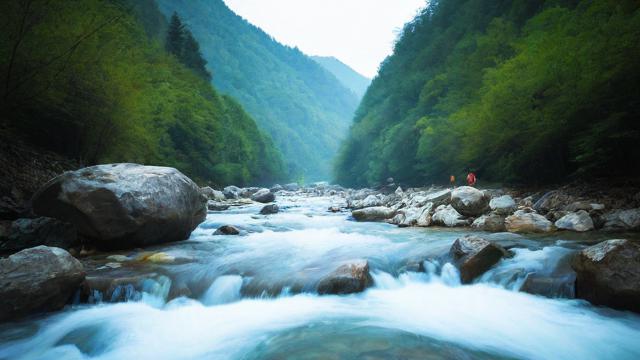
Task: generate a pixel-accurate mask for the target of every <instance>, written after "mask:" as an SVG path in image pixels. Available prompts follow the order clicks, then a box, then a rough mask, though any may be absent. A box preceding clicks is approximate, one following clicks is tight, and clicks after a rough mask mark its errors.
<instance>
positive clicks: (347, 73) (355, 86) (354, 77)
mask: <svg viewBox="0 0 640 360" xmlns="http://www.w3.org/2000/svg"><path fill="white" fill-rule="evenodd" d="M311 58H312V59H313V60H315V61H316V62H317V63H318V64H320V65H322V67H324V68H325V69H326V70H328V71H329V72H330V73H332V74H333V76H335V77H336V78H337V79H338V80H340V82H341V83H342V85H344V86H345V87H347V89H349V90H351V91H353V92H354V93H355V94H356V96H357V97H358V99H362V97H363V96H364V93H365V92H366V91H367V87H369V84H370V83H371V79H369V78H367V77H365V76H363V75H361V74H360V73H358V72H357V71H355V70H353V69H352V68H351V67H349V65H347V64H345V63H343V62H342V61H340V60H338V59H336V58H334V57H333V56H312V57H311Z"/></svg>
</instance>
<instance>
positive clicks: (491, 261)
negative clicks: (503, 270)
mask: <svg viewBox="0 0 640 360" xmlns="http://www.w3.org/2000/svg"><path fill="white" fill-rule="evenodd" d="M505 254H506V250H504V249H503V248H502V247H501V246H499V245H496V244H494V243H491V242H489V241H487V240H485V239H483V238H480V237H477V236H465V237H462V238H459V239H457V240H456V241H455V242H454V243H453V245H452V246H451V249H450V250H449V255H450V256H451V259H452V260H453V262H454V264H455V265H456V267H457V268H458V269H459V270H460V280H461V281H462V283H463V284H468V283H470V282H472V281H473V280H474V279H475V278H477V277H478V276H480V275H482V274H484V273H485V272H486V271H487V270H489V269H490V268H491V267H492V266H493V265H495V264H496V263H497V262H498V261H500V259H502V257H503V256H504V255H505Z"/></svg>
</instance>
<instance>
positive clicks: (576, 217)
mask: <svg viewBox="0 0 640 360" xmlns="http://www.w3.org/2000/svg"><path fill="white" fill-rule="evenodd" d="M555 225H556V227H557V228H558V229H562V230H571V231H578V232H583V231H590V230H593V229H594V226H593V220H591V216H589V213H588V212H586V211H584V210H579V211H578V212H572V213H569V214H567V215H565V216H563V217H561V218H560V219H559V220H558V221H556V223H555Z"/></svg>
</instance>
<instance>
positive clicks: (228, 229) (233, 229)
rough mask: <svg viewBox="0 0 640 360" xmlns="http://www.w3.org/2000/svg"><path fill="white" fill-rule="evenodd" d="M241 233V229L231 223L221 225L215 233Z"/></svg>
mask: <svg viewBox="0 0 640 360" xmlns="http://www.w3.org/2000/svg"><path fill="white" fill-rule="evenodd" d="M238 234H240V230H238V228H236V227H235V226H231V225H222V226H220V227H219V228H218V229H217V230H216V231H215V232H214V233H213V235H238Z"/></svg>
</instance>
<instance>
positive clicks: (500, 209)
mask: <svg viewBox="0 0 640 360" xmlns="http://www.w3.org/2000/svg"><path fill="white" fill-rule="evenodd" d="M489 208H491V210H493V212H495V213H496V214H498V215H511V214H513V212H514V211H515V210H516V208H517V206H516V202H515V201H514V200H513V198H512V197H511V196H509V195H502V196H499V197H495V198H493V199H491V201H489Z"/></svg>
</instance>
